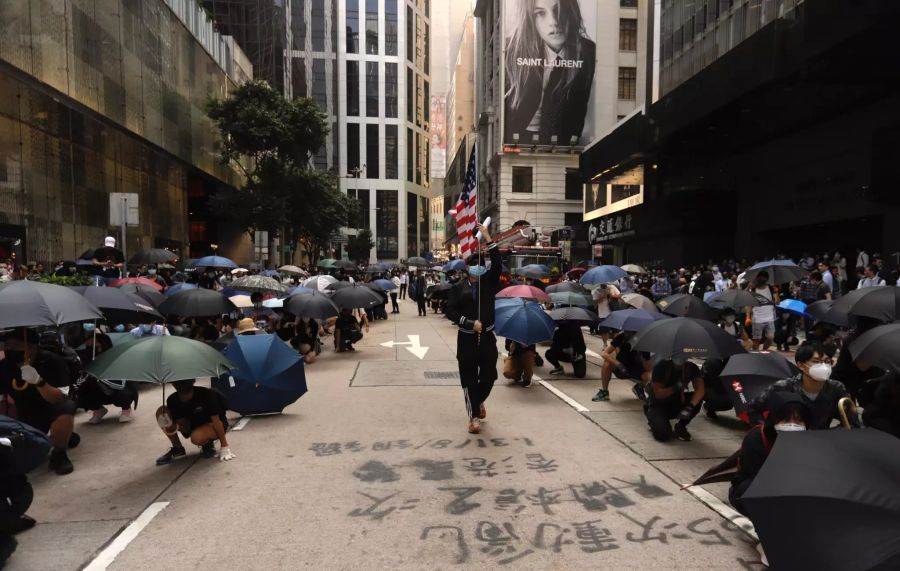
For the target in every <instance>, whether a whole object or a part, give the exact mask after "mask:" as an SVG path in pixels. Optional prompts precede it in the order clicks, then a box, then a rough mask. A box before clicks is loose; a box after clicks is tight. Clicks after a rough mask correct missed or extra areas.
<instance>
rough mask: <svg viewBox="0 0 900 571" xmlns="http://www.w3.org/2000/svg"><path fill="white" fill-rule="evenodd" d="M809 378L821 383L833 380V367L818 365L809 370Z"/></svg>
mask: <svg viewBox="0 0 900 571" xmlns="http://www.w3.org/2000/svg"><path fill="white" fill-rule="evenodd" d="M809 376H810V377H812V378H813V379H815V380H817V381H819V382H825V381H827V380H828V379H830V378H831V365H829V364H828V363H816V364H815V365H813V366H812V367H810V368H809Z"/></svg>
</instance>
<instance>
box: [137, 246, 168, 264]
mask: <svg viewBox="0 0 900 571" xmlns="http://www.w3.org/2000/svg"><path fill="white" fill-rule="evenodd" d="M177 259H178V255H177V254H175V252H171V251H169V250H166V249H164V248H150V249H149V250H141V251H140V252H138V253H137V254H135V255H134V256H132V257H131V259H130V260H128V263H129V264H134V265H140V264H162V263H164V262H174V261H175V260H177Z"/></svg>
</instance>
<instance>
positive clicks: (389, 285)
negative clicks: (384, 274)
mask: <svg viewBox="0 0 900 571" xmlns="http://www.w3.org/2000/svg"><path fill="white" fill-rule="evenodd" d="M372 283H374V284H375V285H376V286H378V287H379V288H381V289H383V290H384V291H390V290H392V289H397V284H395V283H394V282H392V281H391V280H375V281H374V282H372Z"/></svg>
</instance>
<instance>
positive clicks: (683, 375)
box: [653, 361, 702, 391]
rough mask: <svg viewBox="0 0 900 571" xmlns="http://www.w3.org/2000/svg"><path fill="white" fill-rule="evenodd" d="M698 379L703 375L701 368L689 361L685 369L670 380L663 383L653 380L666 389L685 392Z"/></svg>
mask: <svg viewBox="0 0 900 571" xmlns="http://www.w3.org/2000/svg"><path fill="white" fill-rule="evenodd" d="M698 377H702V375H701V374H700V367H698V366H697V365H695V364H694V363H691V362H690V361H688V362H687V363H685V365H684V368H683V369H682V370H681V371H680V372H676V373H675V374H673V375H672V376H671V377H669V378H668V379H664V380H662V381H657V380H656V379H653V382H654V383H655V384H657V385H659V386H660V387H663V388H666V389H671V388H674V389H676V390H678V391H683V390H684V389H685V388H687V386H688V385H690V384H691V381H693V380H694V379H696V378H698Z"/></svg>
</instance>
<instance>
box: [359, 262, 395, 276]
mask: <svg viewBox="0 0 900 571" xmlns="http://www.w3.org/2000/svg"><path fill="white" fill-rule="evenodd" d="M388 271H390V268H388V269H384V268H382V267H381V265H380V264H369V265H368V266H366V269H364V270H363V272H365V273H367V274H383V273H384V272H388Z"/></svg>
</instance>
